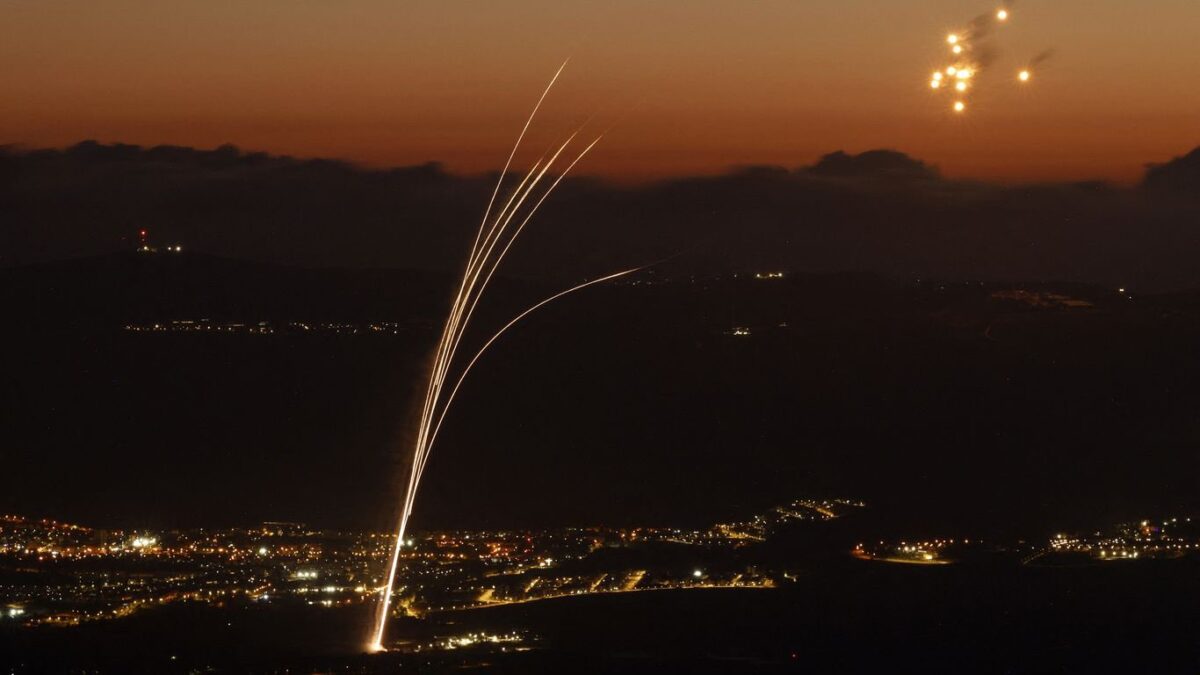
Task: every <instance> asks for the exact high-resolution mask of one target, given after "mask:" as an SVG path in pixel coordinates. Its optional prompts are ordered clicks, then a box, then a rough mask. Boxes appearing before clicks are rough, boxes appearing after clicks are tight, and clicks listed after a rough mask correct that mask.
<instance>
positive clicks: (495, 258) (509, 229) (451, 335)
mask: <svg viewBox="0 0 1200 675" xmlns="http://www.w3.org/2000/svg"><path fill="white" fill-rule="evenodd" d="M566 65H567V64H566V63H565V62H564V63H563V64H562V66H560V67H559V69H558V71H557V72H555V73H554V76H553V77H552V78H550V82H549V84H547V85H546V88H545V89H544V90H543V91H542V95H541V96H540V97H539V98H538V101H537V103H536V104H535V105H534V107H533V110H532V111H531V112H530V114H529V117H528V118H527V119H526V120H525V125H524V126H523V127H522V128H521V133H520V134H518V136H517V141H516V143H515V144H514V145H513V148H512V151H511V152H509V155H508V159H507V160H506V161H505V163H504V168H503V169H502V170H501V172H500V176H499V178H498V179H497V181H496V187H495V188H494V189H493V190H492V195H491V197H490V198H489V200H488V204H487V208H486V209H485V210H484V214H483V220H482V221H481V222H480V225H479V229H478V230H477V232H476V233H475V240H474V242H473V243H472V244H471V250H470V252H469V254H468V256H467V264H466V267H465V269H464V270H463V275H462V279H461V280H460V282H459V285H458V290H457V292H456V294H455V296H454V299H453V302H452V303H451V305H450V311H449V314H448V315H447V317H446V323H445V325H444V326H443V328H442V332H441V337H440V339H439V340H438V343H437V347H436V349H435V350H434V356H433V363H432V365H431V368H430V373H429V381H428V383H427V386H426V389H425V397H424V401H423V403H422V406H421V416H420V418H419V423H418V426H417V436H416V440H415V444H414V447H413V454H412V463H411V466H410V469H409V472H408V483H407V486H406V489H405V494H404V502H403V504H402V505H401V510H400V522H399V524H398V526H397V528H396V540H395V543H394V545H393V547H392V554H391V558H390V561H389V565H388V571H387V583H386V584H385V585H384V586H383V587H382V588H380V600H379V604H378V607H377V610H376V615H375V621H374V625H373V628H372V630H371V634H370V636H369V638H368V643H367V648H368V650H370V651H380V650H382V649H383V638H384V632H385V631H386V628H387V620H388V617H389V614H390V611H391V605H392V598H393V594H394V592H395V584H396V572H397V569H398V568H399V565H400V553H401V550H402V549H403V547H404V535H405V532H406V531H407V529H408V522H409V519H410V518H411V517H412V511H413V504H414V503H415V500H416V495H417V489H418V487H419V486H420V483H421V476H422V474H423V473H424V471H425V466H426V463H427V462H428V460H429V454H430V450H431V449H432V448H433V443H434V441H435V440H436V439H437V435H438V432H439V431H440V430H441V428H442V423H443V422H444V421H445V419H446V413H447V411H448V410H449V407H450V404H451V403H452V402H453V400H454V397H455V395H456V394H457V393H458V390H459V388H460V387H461V386H462V384H463V381H464V380H465V379H466V377H467V374H468V373H469V372H470V371H471V368H472V367H474V366H475V364H476V362H477V361H479V358H480V357H481V356H482V355H483V353H484V352H485V351H487V349H488V348H489V347H491V346H492V344H493V343H494V342H495V341H496V340H497V339H499V338H500V336H502V335H503V334H504V333H505V332H506V331H508V329H509V328H511V327H512V326H513V325H515V324H516V323H517V322H519V321H521V320H522V319H524V318H525V317H526V316H528V315H530V314H531V313H533V312H535V311H537V310H538V309H540V308H541V307H543V306H545V305H547V304H549V303H551V302H554V301H555V300H558V299H559V298H562V297H564V296H566V295H570V294H571V293H574V292H576V291H580V290H583V289H584V288H587V287H589V286H593V285H596V284H599V283H603V282H605V281H610V280H612V279H617V278H619V277H623V276H626V275H628V274H633V273H634V272H637V271H638V270H640V269H643V268H640V267H638V268H633V269H628V270H624V271H621V272H616V273H614V274H609V275H607V276H603V277H600V278H598V279H593V280H591V281H585V282H583V283H581V284H578V285H576V286H573V287H571V288H568V289H566V290H564V291H560V292H559V293H556V294H554V295H552V296H550V297H548V298H546V299H544V300H542V301H541V302H538V303H537V304H535V305H533V306H532V307H530V308H528V309H526V310H525V311H523V312H521V313H520V314H518V315H517V316H516V317H514V318H513V319H512V320H511V321H509V322H508V323H507V324H505V325H504V327H503V328H501V329H500V330H499V331H497V332H496V333H495V334H494V335H492V337H491V338H490V339H488V340H487V341H486V342H485V343H484V344H483V347H481V348H480V349H479V350H478V351H477V352H476V353H475V355H474V356H473V357H472V358H471V359H470V360H469V361H468V362H467V364H466V366H465V367H463V368H462V369H461V370H460V371H459V372H458V375H457V378H456V379H454V380H452V381H453V382H454V384H453V387H452V388H450V389H449V392H448V393H447V387H446V382H447V378H448V377H449V375H450V373H451V371H452V370H453V368H454V365H455V363H456V360H455V357H456V356H457V355H458V350H459V347H460V346H461V345H462V339H463V335H464V334H465V333H466V329H467V327H468V325H469V324H470V321H471V317H472V316H473V315H474V313H475V308H476V307H477V306H478V305H479V301H480V299H481V298H482V297H483V294H484V291H485V290H486V289H487V287H488V284H489V283H490V282H491V280H492V277H493V276H494V275H495V273H496V270H497V269H499V267H500V263H501V262H503V260H504V258H505V256H507V255H508V252H509V250H510V249H511V248H512V245H513V243H514V242H515V241H516V239H517V237H518V236H520V234H521V232H522V231H523V230H524V229H525V226H526V225H528V224H529V221H530V220H532V218H533V216H534V215H535V214H536V213H537V211H538V209H539V208H540V207H541V205H542V204H543V203H544V202H545V201H546V199H547V197H549V196H550V193H552V192H553V191H554V189H555V188H556V187H558V185H559V183H561V182H562V180H563V178H564V177H565V176H566V175H567V174H568V173H569V172H570V171H571V170H572V169H573V168H574V167H575V165H576V164H578V163H579V161H580V160H582V159H583V158H584V157H585V156H586V155H587V154H588V153H589V152H590V151H591V150H592V148H594V147H595V146H596V144H597V143H599V142H600V137H597V138H595V139H594V140H592V141H591V142H590V143H588V144H587V145H586V146H584V147H583V149H582V150H580V151H578V152H577V153H575V154H574V157H573V158H572V159H571V160H570V161H569V162H567V163H566V166H565V167H564V168H562V169H561V171H559V172H558V174H557V176H555V177H554V178H553V179H552V180H550V179H548V178H547V176H548V175H549V173H550V171H551V169H552V168H554V167H555V165H556V163H557V162H558V160H559V158H560V157H561V156H562V155H563V153H564V152H566V151H567V149H568V148H569V147H570V146H571V144H572V143H573V142H574V140H575V138H576V137H577V136H578V135H579V133H580V132H579V131H577V132H575V133H574V134H571V136H570V137H568V138H567V140H566V141H564V142H563V143H562V144H561V145H559V146H558V147H557V148H556V149H555V150H554V151H553V152H552V153H549V157H548V158H547V157H546V156H543V157H542V158H541V159H539V160H538V161H536V162H534V164H533V166H532V167H531V168H530V169H529V171H528V172H527V173H526V174H525V176H524V177H523V178H522V179H521V180H520V181H519V182H518V183H517V186H516V187H515V188H513V190H512V191H511V193H509V194H508V196H507V197H506V198H504V199H501V198H500V190H501V187H502V186H503V183H504V178H505V176H507V175H508V172H509V169H510V168H511V167H512V163H513V159H514V158H515V157H516V154H517V151H518V150H519V149H520V147H521V142H522V141H523V140H524V139H525V134H526V133H527V132H528V131H529V127H530V125H531V124H532V123H533V119H534V117H535V116H536V115H537V112H538V110H539V109H540V108H541V106H542V102H543V101H545V100H546V96H547V95H548V94H549V93H550V90H551V89H552V88H553V87H554V83H555V82H556V81H557V80H558V77H559V75H561V74H562V72H563V69H564V68H565V67H566ZM544 182H548V183H549V185H548V186H546V187H544V188H541V189H539V188H540V186H542V184H543V183H544ZM497 205H499V206H500V208H499V209H498V210H497V209H496V207H497ZM514 223H515V225H514Z"/></svg>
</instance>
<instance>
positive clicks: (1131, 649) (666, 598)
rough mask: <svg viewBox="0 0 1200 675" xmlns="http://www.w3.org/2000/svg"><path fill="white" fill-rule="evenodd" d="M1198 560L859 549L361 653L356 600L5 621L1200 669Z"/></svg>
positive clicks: (392, 667) (714, 659) (746, 660)
mask: <svg viewBox="0 0 1200 675" xmlns="http://www.w3.org/2000/svg"><path fill="white" fill-rule="evenodd" d="M1197 572H1200V569H1197V567H1196V564H1195V563H1194V562H1186V561H1182V562H1174V563H1161V562H1160V563H1141V562H1138V563H1121V564H1117V565H1106V566H1105V565H1102V566H1092V567H1083V568H1044V567H1043V568H1030V567H1012V566H1009V567H1003V568H997V569H981V568H978V567H969V566H964V567H938V568H914V567H910V566H892V565H887V564H880V563H869V562H862V561H848V562H847V563H845V564H842V565H836V566H831V567H825V568H823V569H819V570H813V571H810V572H807V573H804V574H802V575H801V576H800V578H799V579H798V580H797V582H796V583H795V584H794V586H791V587H786V588H780V589H774V590H761V589H756V590H693V591H663V592H648V593H629V594H617V595H609V596H593V597H586V598H579V599H564V600H554V601H547V602H539V603H531V604H527V605H514V606H508V607H500V608H494V609H484V610H474V611H468V612H458V613H452V614H448V615H439V616H435V617H434V618H430V619H426V620H421V621H412V620H409V621H405V622H398V623H396V624H395V625H394V626H393V628H392V632H393V637H394V638H395V639H406V638H413V639H419V638H420V637H421V636H429V635H433V634H438V633H441V634H448V633H460V634H466V633H469V632H472V631H490V632H502V631H510V630H520V631H524V632H526V633H527V634H528V635H529V636H530V638H529V641H528V646H531V647H532V649H530V650H529V651H522V652H512V651H508V652H502V651H500V650H499V648H496V647H492V646H487V645H485V646H482V647H480V646H474V647H466V648H462V649H457V650H452V651H437V652H435V653H433V654H428V655H416V654H393V653H389V654H379V655H366V654H362V653H360V652H361V648H360V647H359V643H360V642H361V639H362V636H363V634H364V632H365V626H366V620H367V618H368V617H367V615H366V614H365V612H364V611H363V610H361V609H355V610H353V611H301V610H293V611H283V610H278V609H269V610H259V609H243V610H237V611H232V610H231V611H222V610H211V609H199V608H195V609H189V608H174V609H168V610H161V611H157V612H154V613H147V614H143V615H139V616H136V617H134V618H132V619H129V620H128V621H123V622H105V623H102V624H93V625H86V626H83V627H76V628H66V629H52V628H46V629H38V630H33V631H21V632H4V633H0V640H2V641H3V642H2V645H3V650H0V653H3V654H4V656H3V657H2V658H3V661H4V662H5V665H6V666H8V667H9V669H10V670H11V671H12V672H18V673H35V672H67V671H76V672H78V671H83V670H88V671H90V672H153V673H156V672H163V673H170V672H361V673H376V672H431V673H438V672H451V671H454V672H458V671H461V670H463V669H466V670H467V671H470V670H477V669H482V668H485V667H486V668H488V669H489V672H511V673H543V672H544V673H560V672H574V673H627V672H639V673H640V672H704V673H777V672H778V673H783V672H789V673H790V672H879V671H881V670H882V671H887V672H898V673H920V672H939V673H941V672H945V673H950V672H988V673H991V672H996V673H1081V672H1098V673H1130V672H1135V673H1148V672H1178V673H1185V672H1196V669H1197V668H1200V645H1198V644H1197V642H1196V640H1195V635H1196V634H1197V631H1198V630H1200V615H1198V614H1197V612H1196V611H1195V607H1196V604H1197V602H1198V601H1200V581H1198V580H1200V575H1198V574H1197Z"/></svg>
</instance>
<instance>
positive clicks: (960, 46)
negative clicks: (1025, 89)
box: [929, 7, 1052, 113]
mask: <svg viewBox="0 0 1200 675" xmlns="http://www.w3.org/2000/svg"><path fill="white" fill-rule="evenodd" d="M1011 17H1012V11H1011V10H1010V9H1009V8H1008V7H1001V8H999V9H997V10H996V11H995V12H993V13H989V14H981V15H979V16H977V17H975V18H974V19H972V20H971V21H970V22H969V23H968V24H967V27H966V28H964V29H963V30H960V31H956V32H953V33H951V34H949V35H947V36H946V45H947V46H948V48H949V50H950V54H951V57H952V60H951V63H950V64H949V65H947V66H946V67H945V68H944V69H940V70H936V71H934V73H933V75H932V76H931V77H930V80H929V88H930V89H933V90H935V91H942V90H948V91H951V92H953V93H952V96H953V103H952V104H951V106H950V107H951V109H952V110H954V112H956V113H962V112H965V111H966V110H967V98H968V96H969V94H970V92H971V91H972V90H973V89H975V88H976V87H977V86H978V85H977V84H976V83H977V81H978V77H979V75H980V74H981V73H982V72H983V71H984V70H985V69H986V68H987V67H988V66H990V65H991V62H992V61H993V60H994V54H995V50H994V49H992V48H991V47H990V46H989V45H987V44H985V41H986V39H987V38H989V37H990V36H991V35H992V32H993V31H994V30H996V29H997V28H999V27H1000V26H1002V25H1004V24H1007V23H1008V20H1009V19H1010V18H1011ZM1051 54H1052V52H1050V51H1045V52H1042V53H1041V54H1039V55H1038V56H1036V57H1034V58H1033V59H1031V60H1030V61H1029V63H1028V64H1027V65H1026V66H1025V67H1023V68H1021V69H1020V70H1019V71H1018V72H1017V75H1016V79H1017V81H1018V82H1020V83H1027V82H1029V81H1030V80H1031V79H1032V78H1033V72H1032V69H1033V67H1034V66H1037V65H1038V64H1040V63H1042V62H1044V61H1045V60H1046V59H1048V58H1050V56H1051Z"/></svg>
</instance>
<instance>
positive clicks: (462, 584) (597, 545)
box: [0, 499, 1200, 650]
mask: <svg viewBox="0 0 1200 675" xmlns="http://www.w3.org/2000/svg"><path fill="white" fill-rule="evenodd" d="M865 506H866V505H865V504H863V503H861V502H857V501H852V500H842V499H836V500H813V499H801V500H796V501H794V502H792V503H789V504H786V505H783V506H779V507H775V508H772V509H769V510H767V511H765V512H764V513H761V514H757V515H754V516H753V517H751V518H749V519H747V520H744V521H736V522H728V523H716V524H714V525H713V526H712V527H710V528H708V529H703V530H688V529H679V528H664V527H636V528H626V529H622V528H606V527H583V528H562V529H554V530H496V531H465V530H456V531H436V532H426V533H416V534H414V535H413V536H412V537H411V538H410V539H408V540H406V541H405V542H404V548H403V554H402V563H401V565H400V572H399V575H400V576H399V580H398V582H397V592H396V598H397V601H396V606H395V608H394V615H395V616H408V617H412V618H421V617H427V616H430V615H436V614H438V613H443V612H453V611H458V610H467V609H477V608H483V607H490V606H500V605H509V604H518V603H526V602H533V601H539V600H548V599H552V598H564V597H573V596H583V595H593V594H611V593H629V592H639V591H654V590H668V589H676V590H682V589H712V588H740V589H770V588H774V587H776V586H778V585H780V584H786V583H787V582H788V581H790V580H792V579H794V576H793V575H792V574H791V573H789V571H788V569H786V567H781V568H778V569H766V568H761V567H759V566H755V565H750V566H745V567H739V566H738V565H736V564H734V563H733V560H734V558H731V557H730V556H728V555H723V552H729V551H732V550H735V549H739V548H741V547H746V546H753V545H756V544H760V543H762V542H764V541H766V540H768V539H769V538H771V536H772V534H773V533H775V532H776V531H778V530H779V528H782V527H788V526H796V525H802V524H803V523H804V522H806V521H811V522H820V521H830V520H834V519H837V518H840V517H842V516H845V515H850V514H854V513H857V512H860V511H861V510H863V509H865ZM391 543H392V542H391V535H389V534H388V533H382V532H370V533H367V532H351V531H336V530H318V529H312V528H309V527H306V526H304V525H301V524H297V523H282V522H270V523H263V524H262V525H260V526H257V527H246V528H227V529H191V530H177V531H165V532H150V531H140V530H138V531H133V530H115V529H113V530H106V529H97V528H92V527H85V526H81V525H75V524H69V523H63V522H57V521H53V520H45V519H43V520H34V519H30V518H25V517H22V516H15V515H6V516H2V517H0V570H2V571H4V572H6V575H5V576H6V578H7V579H8V581H7V582H6V583H4V584H2V585H0V607H2V608H3V609H2V612H0V613H2V618H3V620H4V621H5V622H6V623H9V624H18V625H24V626H38V625H49V626H71V625H78V624H81V623H84V622H91V621H102V620H112V619H120V618H123V617H127V616H130V615H132V614H134V613H135V612H138V611H139V610H145V609H148V608H152V607H159V606H163V605H167V604H171V603H187V602H191V603H200V604H204V605H208V606H212V607H217V608H221V607H231V606H238V605H239V604H240V605H245V604H256V605H280V606H284V607H287V606H311V607H316V608H333V607H344V606H348V605H355V604H359V603H366V602H370V601H372V600H373V599H374V598H375V597H376V596H377V594H378V592H379V588H380V585H381V583H382V572H383V565H384V562H385V561H386V559H387V556H388V554H389V551H390V546H391ZM646 550H660V551H663V550H669V551H672V552H673V555H671V556H669V557H667V558H666V559H665V561H664V558H663V557H662V556H647V557H646V558H645V559H647V560H650V559H653V560H654V562H653V563H648V564H644V565H641V566H628V565H622V564H621V563H622V562H628V560H630V558H629V557H628V556H624V555H620V552H621V551H624V552H626V553H630V552H632V553H633V554H634V555H637V554H638V552H645V551H646ZM614 553H616V554H618V555H612V554H614ZM849 554H850V556H849V557H851V558H857V559H860V560H864V561H872V562H885V563H900V564H914V565H949V564H954V563H969V562H972V561H977V560H980V559H985V558H995V557H997V556H999V557H1002V558H1005V559H1010V560H1012V561H1014V562H1016V563H1018V564H1023V565H1055V564H1063V563H1064V562H1071V561H1075V562H1079V561H1090V562H1091V563H1093V564H1101V563H1105V562H1112V561H1125V560H1129V561H1132V560H1135V559H1140V560H1149V559H1177V558H1183V557H1185V556H1191V557H1197V556H1200V527H1197V526H1196V525H1194V524H1193V523H1192V520H1191V519H1190V518H1178V517H1175V518H1170V519H1165V520H1157V521H1150V520H1142V521H1139V522H1135V523H1129V524H1122V525H1118V526H1116V527H1113V528H1111V529H1109V530H1104V531H1096V532H1093V533H1090V534H1087V535H1069V534H1057V535H1055V536H1054V537H1053V538H1051V539H1050V540H1049V541H1047V542H1044V543H1042V544H1031V543H1013V544H1001V543H996V542H988V541H984V540H980V539H970V538H964V539H954V538H945V539H941V538H934V539H920V540H894V541H886V540H881V541H877V542H872V543H859V544H857V545H856V546H855V547H854V548H853V549H852V550H850V551H849ZM635 559H636V558H635ZM524 639H525V638H523V637H521V636H518V635H515V634H504V635H501V634H486V635H485V634H479V635H475V636H465V637H448V638H444V639H442V640H441V641H440V642H439V641H434V642H431V643H428V644H426V645H425V646H424V648H425V649H434V648H454V647H455V646H456V645H457V646H466V645H468V644H474V643H475V642H480V643H495V644H498V645H499V644H505V645H508V644H510V643H521V642H523V641H524ZM459 640H467V641H468V642H462V643H461V644H459V643H458V642H456V641H459ZM439 645H441V647H439ZM408 648H411V649H414V650H416V649H419V648H421V645H420V644H414V645H410V646H409V647H408Z"/></svg>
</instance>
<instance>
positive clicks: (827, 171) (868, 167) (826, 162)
mask: <svg viewBox="0 0 1200 675" xmlns="http://www.w3.org/2000/svg"><path fill="white" fill-rule="evenodd" d="M808 171H809V173H811V174H813V175H814V176H836V177H841V178H884V179H923V180H933V179H935V178H937V177H938V173H937V170H936V169H933V168H932V167H930V166H928V165H926V164H925V163H924V162H921V161H919V160H916V159H913V158H911V157H909V156H908V155H906V154H904V153H902V152H896V151H895V150H869V151H867V152H864V153H861V154H858V155H848V154H846V153H844V152H841V151H838V152H831V153H829V154H828V155H825V156H824V157H822V158H821V160H820V161H818V162H817V163H816V164H814V165H813V166H811V167H809V168H808Z"/></svg>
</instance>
